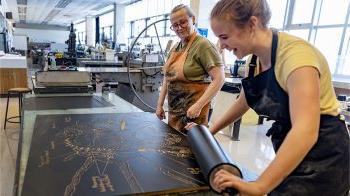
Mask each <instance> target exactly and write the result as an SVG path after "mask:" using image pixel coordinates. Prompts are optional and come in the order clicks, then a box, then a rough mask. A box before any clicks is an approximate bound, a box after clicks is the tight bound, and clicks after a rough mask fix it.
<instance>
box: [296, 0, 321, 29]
mask: <svg viewBox="0 0 350 196" xmlns="http://www.w3.org/2000/svg"><path fill="white" fill-rule="evenodd" d="M292 2H294V7H292V10H293V16H292V24H301V23H311V19H312V13H313V8H314V2H315V0H307V1H305V0H294V1H292ZM291 5H293V3H292V4H291Z"/></svg>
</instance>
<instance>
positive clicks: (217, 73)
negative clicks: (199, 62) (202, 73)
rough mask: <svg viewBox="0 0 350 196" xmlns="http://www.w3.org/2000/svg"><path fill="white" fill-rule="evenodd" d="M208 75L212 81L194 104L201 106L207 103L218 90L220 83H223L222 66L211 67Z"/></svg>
mask: <svg viewBox="0 0 350 196" xmlns="http://www.w3.org/2000/svg"><path fill="white" fill-rule="evenodd" d="M209 75H210V77H211V79H212V82H211V83H210V84H209V86H208V88H207V89H206V90H205V92H204V93H203V95H202V96H201V97H200V98H199V99H198V100H197V102H196V104H198V105H199V106H200V107H201V108H203V107H204V106H205V105H207V104H208V103H209V102H210V101H211V100H212V99H213V98H214V97H215V95H216V94H217V92H219V91H220V89H221V87H222V85H224V83H225V74H224V68H223V67H213V68H212V69H211V70H210V71H209Z"/></svg>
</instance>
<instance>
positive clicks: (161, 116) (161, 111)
mask: <svg viewBox="0 0 350 196" xmlns="http://www.w3.org/2000/svg"><path fill="white" fill-rule="evenodd" d="M156 115H157V117H158V118H159V119H160V120H163V119H165V112H164V109H163V106H157V110H156Z"/></svg>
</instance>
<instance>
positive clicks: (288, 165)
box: [256, 128, 318, 193]
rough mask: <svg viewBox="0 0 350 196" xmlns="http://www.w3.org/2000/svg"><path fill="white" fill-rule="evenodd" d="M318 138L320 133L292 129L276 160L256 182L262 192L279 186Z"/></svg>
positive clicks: (267, 191)
mask: <svg viewBox="0 0 350 196" xmlns="http://www.w3.org/2000/svg"><path fill="white" fill-rule="evenodd" d="M317 138H318V131H308V130H300V129H299V130H297V128H292V129H291V130H290V131H289V133H288V135H287V136H286V138H285V140H284V141H283V143H282V145H281V147H280V149H279V150H278V152H277V154H276V157H275V159H274V160H273V161H272V162H271V164H270V165H269V166H268V167H267V169H266V170H265V171H264V172H263V173H262V175H261V176H260V177H259V178H258V180H257V181H256V182H257V184H259V185H260V187H261V189H262V191H263V192H264V193H269V192H270V191H271V190H273V189H274V188H275V187H276V186H278V185H279V184H280V183H281V182H282V181H283V180H284V179H285V178H286V177H287V176H288V175H289V174H290V173H291V172H292V171H293V170H294V169H295V168H296V167H297V166H298V165H299V164H300V163H301V161H302V160H303V159H304V157H305V156H306V154H307V153H308V152H309V151H310V149H311V148H312V146H313V145H314V144H315V143H316V141H317ZM296 144H297V145H296Z"/></svg>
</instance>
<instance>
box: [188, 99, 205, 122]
mask: <svg viewBox="0 0 350 196" xmlns="http://www.w3.org/2000/svg"><path fill="white" fill-rule="evenodd" d="M201 111H202V107H201V106H199V105H198V104H197V103H195V104H193V105H192V106H191V107H190V108H188V110H187V113H186V116H187V117H188V118H189V119H194V118H197V117H198V116H199V115H200V113H201Z"/></svg>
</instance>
